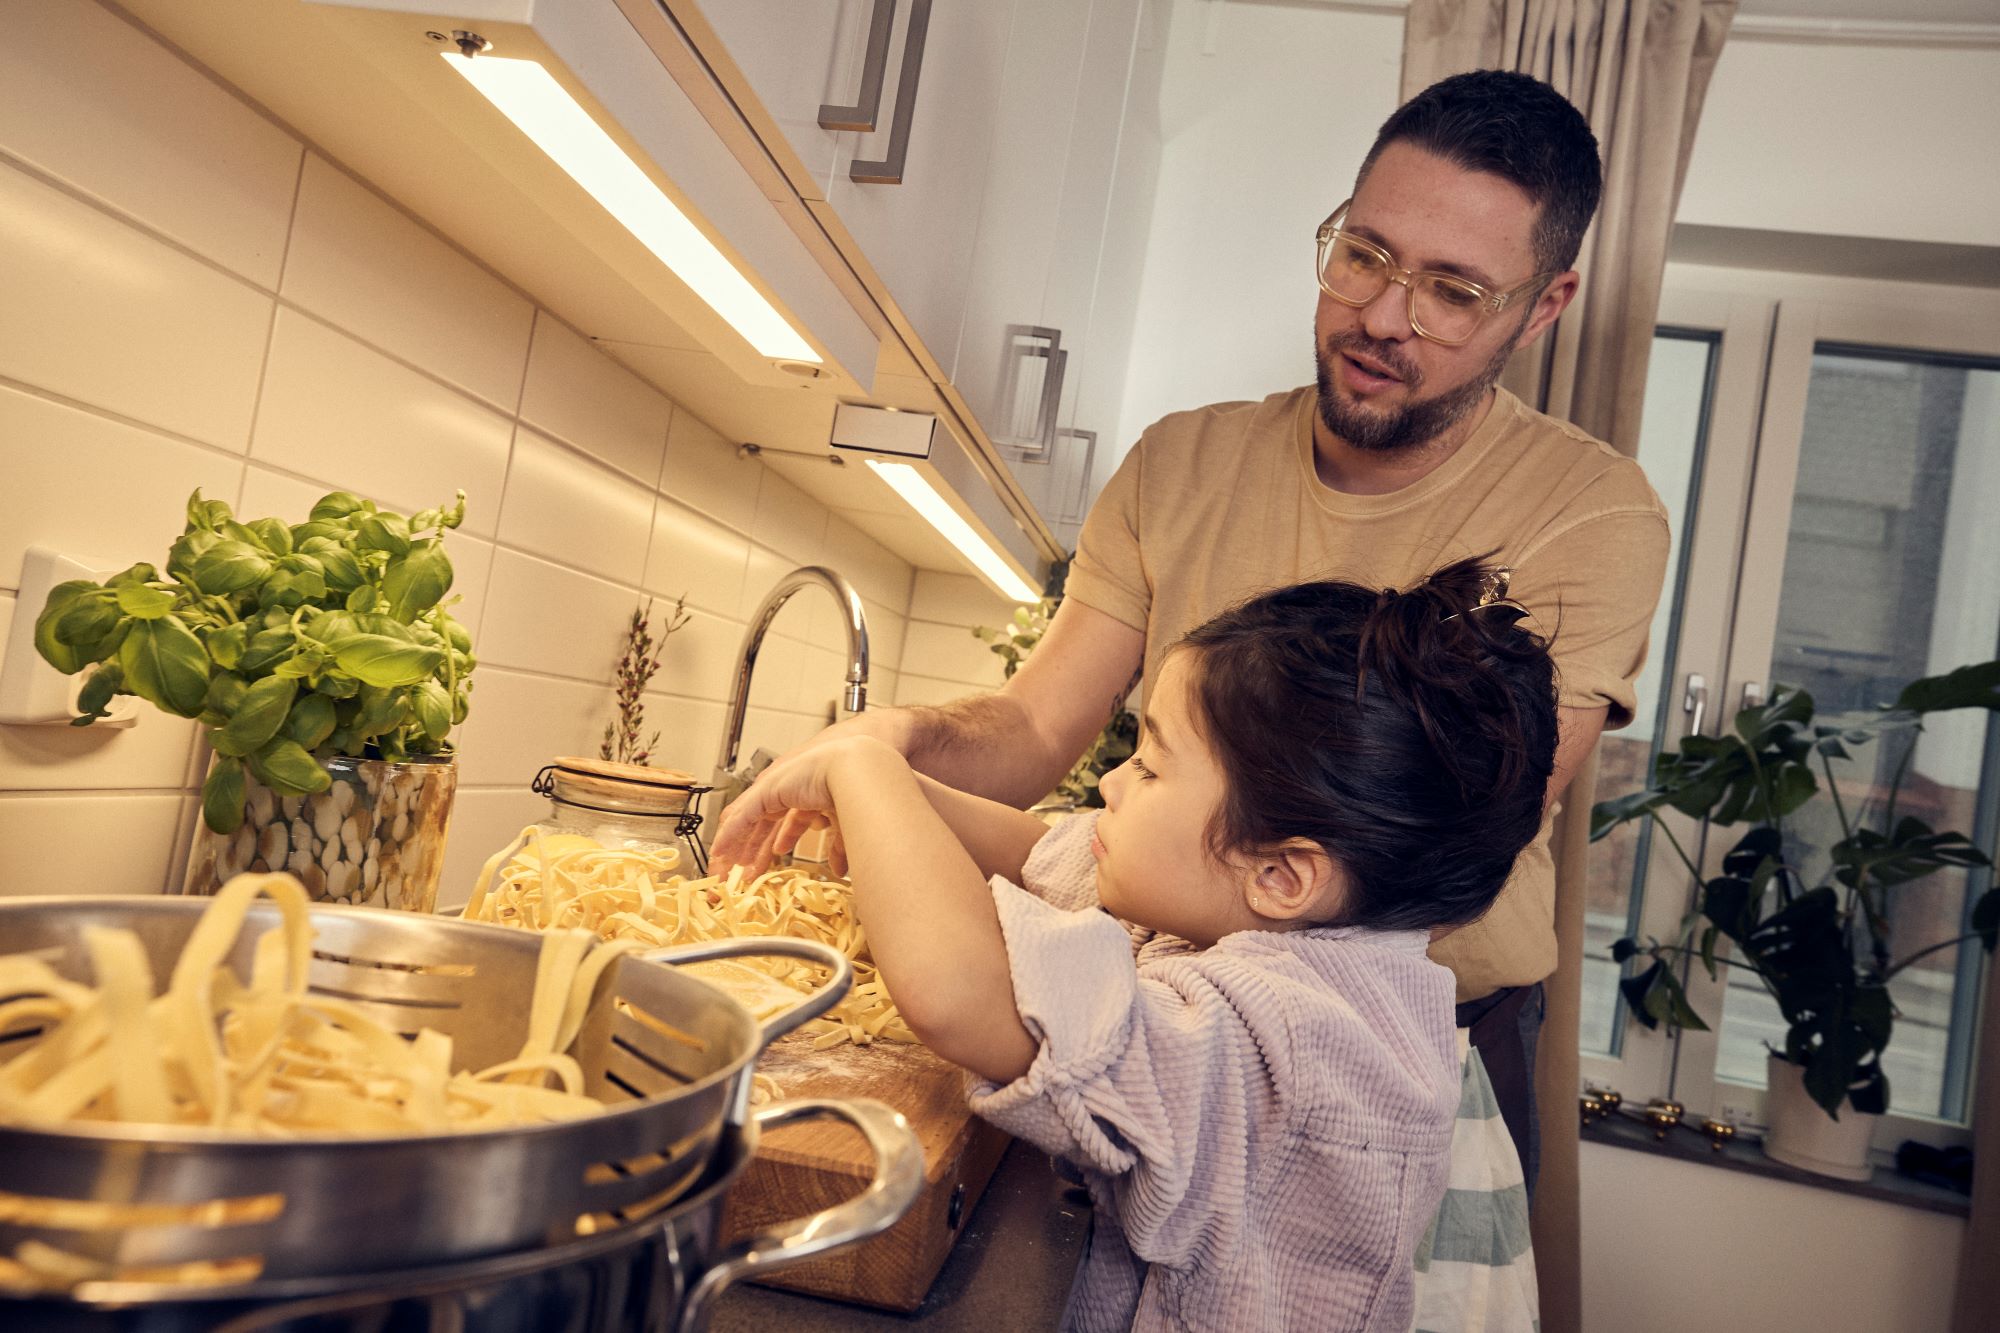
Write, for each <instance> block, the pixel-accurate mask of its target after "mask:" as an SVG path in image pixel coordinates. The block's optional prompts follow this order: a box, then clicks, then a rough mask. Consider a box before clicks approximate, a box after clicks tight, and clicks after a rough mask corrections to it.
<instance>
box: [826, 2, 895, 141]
mask: <svg viewBox="0 0 2000 1333" xmlns="http://www.w3.org/2000/svg"><path fill="white" fill-rule="evenodd" d="M895 22H896V0H875V15H874V17H873V18H871V19H869V21H868V54H867V57H866V58H865V59H864V60H863V61H862V62H861V96H859V97H857V98H856V99H855V100H854V105H853V106H835V105H834V104H833V103H831V102H824V103H821V105H820V108H819V123H820V128H821V129H828V130H859V131H860V132H862V133H863V134H869V133H872V132H873V131H874V129H875V121H876V118H877V117H878V116H880V115H881V112H882V76H883V74H885V73H886V72H887V71H888V68H889V29H890V28H891V27H892V26H894V24H895Z"/></svg>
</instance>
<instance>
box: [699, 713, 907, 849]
mask: <svg viewBox="0 0 2000 1333" xmlns="http://www.w3.org/2000/svg"><path fill="white" fill-rule="evenodd" d="M870 746H872V747H874V748H878V749H880V748H886V747H883V746H882V745H881V743H880V742H879V741H871V740H869V739H867V738H865V737H853V738H848V739H843V740H838V741H832V742H828V743H826V744H822V745H815V746H812V747H810V748H808V749H805V750H802V751H800V752H799V753H798V754H795V755H792V756H790V757H789V758H785V759H780V760H778V761H777V762H776V763H774V764H772V765H771V766H770V767H769V768H767V769H765V770H764V771H763V772H762V773H761V774H759V775H758V777H757V780H756V782H754V783H752V784H751V786H750V787H749V789H748V790H746V791H745V792H744V793H743V794H742V795H741V796H739V797H737V798H736V800H735V802H734V803H733V804H732V805H731V806H730V807H729V817H728V819H726V820H725V821H724V823H723V827H722V831H721V834H720V835H719V836H718V837H717V838H716V841H715V848H714V850H713V851H712V852H711V853H710V859H711V860H712V861H713V862H714V864H715V869H716V871H717V873H721V872H724V871H727V870H728V869H729V868H730V867H731V866H735V865H740V866H742V867H743V868H744V871H745V872H746V873H748V874H751V875H761V874H763V873H764V872H765V871H766V870H769V869H770V868H771V862H772V861H773V860H774V859H776V858H777V857H780V856H783V855H785V854H786V853H787V852H790V851H791V850H792V849H793V848H794V847H796V846H798V844H799V840H800V839H801V838H803V837H804V836H805V835H806V834H807V833H809V832H811V831H812V830H814V829H817V828H829V827H830V828H832V829H833V830H834V835H833V850H832V857H833V870H834V873H836V874H845V873H846V872H847V866H846V859H847V858H846V854H845V849H844V848H843V847H842V846H841V844H840V825H839V823H838V820H837V818H836V815H837V812H836V811H835V809H834V803H833V792H832V790H831V781H832V775H833V772H834V770H835V768H837V767H839V766H840V765H842V764H846V763H851V762H853V760H854V759H855V758H856V757H857V756H858V753H859V751H860V750H861V749H862V748H863V747H870Z"/></svg>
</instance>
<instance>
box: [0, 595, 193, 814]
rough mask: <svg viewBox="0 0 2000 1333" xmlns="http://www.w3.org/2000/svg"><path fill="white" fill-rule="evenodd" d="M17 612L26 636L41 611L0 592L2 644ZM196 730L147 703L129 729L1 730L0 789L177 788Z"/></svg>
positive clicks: (60, 727)
mask: <svg viewBox="0 0 2000 1333" xmlns="http://www.w3.org/2000/svg"><path fill="white" fill-rule="evenodd" d="M17 610H18V611H19V613H20V614H21V615H22V616H23V617H24V619H23V621H22V626H21V627H22V630H23V631H24V632H26V631H27V630H29V629H30V628H31V627H32V626H33V624H34V618H35V616H36V615H38V614H39V613H40V611H41V608H40V607H33V608H21V607H20V606H19V604H18V602H17V601H16V599H15V598H13V597H11V596H8V595H6V594H4V593H0V643H5V642H6V641H7V639H8V637H9V636H10V635H11V634H12V632H13V631H12V624H13V617H14V615H15V613H16V611H17ZM194 726H195V724H194V723H193V722H192V721H191V720H189V719H187V718H182V717H173V716H170V715H169V714H166V713H163V712H161V711H160V710H159V709H157V708H155V707H153V706H152V705H151V704H149V703H145V702H143V701H141V702H140V704H139V714H138V721H137V722H135V723H134V724H133V725H132V726H129V727H101V726H91V727H71V726H65V725H62V724H56V725H52V726H41V727H11V726H0V791H53V790H61V789H63V788H105V787H117V788H125V789H130V788H135V787H162V788H178V787H180V786H182V785H184V784H185V782H186V780H187V767H188V753H189V751H190V750H192V749H193V748H194Z"/></svg>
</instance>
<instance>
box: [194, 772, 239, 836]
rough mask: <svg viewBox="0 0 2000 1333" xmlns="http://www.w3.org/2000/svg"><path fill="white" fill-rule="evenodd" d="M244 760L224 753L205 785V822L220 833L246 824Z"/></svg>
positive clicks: (202, 812)
mask: <svg viewBox="0 0 2000 1333" xmlns="http://www.w3.org/2000/svg"><path fill="white" fill-rule="evenodd" d="M243 785H244V784H243V761H242V760H241V759H234V758H231V757H229V756H226V755H225V756H224V757H222V758H220V759H218V760H216V761H215V767H214V768H211V769H209V770H208V779H207V781H205V782H203V783H202V784H201V821H202V823H204V824H206V825H208V826H209V827H210V828H212V829H214V830H215V831H216V832H217V833H234V832H235V831H236V830H237V829H238V828H240V827H242V825H243Z"/></svg>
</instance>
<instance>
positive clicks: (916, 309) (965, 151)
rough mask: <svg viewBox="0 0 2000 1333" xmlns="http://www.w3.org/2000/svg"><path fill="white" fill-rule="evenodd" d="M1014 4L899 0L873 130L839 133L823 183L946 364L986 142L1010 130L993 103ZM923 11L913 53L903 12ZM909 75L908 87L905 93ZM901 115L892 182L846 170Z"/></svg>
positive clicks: (884, 141) (887, 150) (962, 295)
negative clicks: (830, 173) (832, 166)
mask: <svg viewBox="0 0 2000 1333" xmlns="http://www.w3.org/2000/svg"><path fill="white" fill-rule="evenodd" d="M1015 7H1016V6H1015V4H1014V3H1013V0H981V2H980V3H977V4H971V3H965V0H938V3H935V4H929V5H925V4H924V3H923V0H901V2H900V3H898V5H897V9H896V22H895V28H894V32H893V38H892V42H891V45H890V51H891V56H890V60H889V69H888V73H887V75H886V77H885V79H884V82H883V93H882V101H883V117H882V122H881V125H880V127H879V128H878V129H877V130H876V131H875V132H874V133H873V134H849V135H842V136H841V138H842V139H843V140H844V141H846V142H845V143H844V145H843V149H842V157H841V160H840V162H839V165H838V169H837V170H836V172H835V173H834V178H833V181H832V183H831V186H830V188H829V189H828V190H827V206H828V208H829V210H830V211H831V212H832V213H833V214H834V215H835V216H836V217H837V219H838V222H839V224H840V225H841V226H842V227H844V228H845V229H846V231H847V232H848V234H849V235H851V236H852V237H853V238H854V241H855V243H856V244H857V245H858V246H859V247H860V250H861V253H862V255H863V256H864V257H865V258H866V259H867V261H868V264H869V266H870V267H872V268H873V269H874V270H875V272H876V273H877V274H878V275H879V276H880V277H881V279H882V283H883V286H884V287H885V288H887V290H888V293H889V295H890V296H891V297H892V298H893V299H894V300H895V302H896V304H897V306H899V307H900V308H901V309H902V311H903V313H904V314H905V315H907V316H908V317H909V320H910V323H911V324H912V325H913V326H914V327H915V328H916V332H917V336H918V338H920V339H921V340H922V341H923V344H924V346H925V347H926V348H927V349H929V351H930V353H931V355H932V356H934V357H936V358H937V360H938V363H939V364H940V365H941V366H942V367H943V368H944V370H945V372H946V374H948V375H949V374H950V373H951V372H952V371H953V369H954V368H955V366H956V362H957V357H958V345H959V335H960V331H961V329H962V328H963V327H964V323H965V308H966V292H967V286H968V275H969V273H970V272H971V268H972V253H973V244H974V240H975V237H976V236H977V234H978V230H979V218H980V207H981V203H982V200H983V198H984V195H985V182H986V168H987V158H988V154H989V152H990V150H991V147H992V144H993V141H994V139H995V136H996V132H998V133H1003V134H1004V133H1008V132H1011V131H1009V130H1008V128H1007V127H1004V126H1001V125H1000V123H999V117H998V116H997V115H996V110H995V109H996V108H997V107H998V105H999V101H1000V86H1001V79H1002V75H1003V72H1004V69H1005V57H1006V51H1007V41H1008V35H1009V32H1010V30H1011V29H1012V27H1013V19H1014V10H1015ZM925 11H927V15H928V21H927V23H926V24H925V27H924V31H923V36H922V41H921V44H920V46H919V47H918V48H917V51H916V53H915V54H913V51H912V46H911V23H912V20H913V18H917V17H920V16H921V15H922V14H923V13H924V12H925ZM911 77H915V79H916V94H915V96H914V98H908V97H906V96H905V95H904V83H905V81H906V80H907V79H909V78H911ZM905 103H907V106H906V105H905ZM906 113H907V114H906ZM899 117H900V118H902V120H903V124H902V125H901V127H900V132H901V133H902V134H903V135H904V136H905V140H904V143H905V147H904V153H903V159H902V164H901V165H902V170H901V173H900V174H901V180H900V182H899V183H897V184H885V183H878V182H872V181H857V180H854V179H853V178H852V177H853V174H854V172H855V164H856V163H857V162H879V161H882V160H884V159H888V158H893V157H894V155H895V152H894V146H895V138H896V135H897V133H898V131H899V127H898V125H897V123H896V122H897V120H898V118H899Z"/></svg>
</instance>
